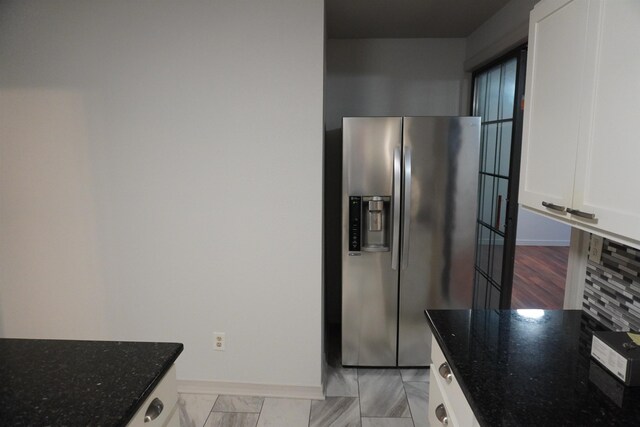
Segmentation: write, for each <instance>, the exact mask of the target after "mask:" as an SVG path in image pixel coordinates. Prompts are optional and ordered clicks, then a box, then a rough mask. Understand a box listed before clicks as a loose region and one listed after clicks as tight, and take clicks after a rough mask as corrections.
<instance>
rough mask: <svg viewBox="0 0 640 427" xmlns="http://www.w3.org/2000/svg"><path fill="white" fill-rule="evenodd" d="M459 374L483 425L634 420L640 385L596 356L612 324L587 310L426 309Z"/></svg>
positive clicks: (639, 410) (638, 416) (639, 408)
mask: <svg viewBox="0 0 640 427" xmlns="http://www.w3.org/2000/svg"><path fill="white" fill-rule="evenodd" d="M426 314H427V319H428V322H429V325H430V327H431V330H432V331H433V334H434V337H435V339H436V341H437V342H438V345H439V346H440V347H441V349H442V350H443V353H444V355H445V357H446V359H447V362H448V363H449V365H450V367H451V370H452V372H453V375H454V376H455V378H456V379H457V381H458V383H459V384H460V388H461V389H462V392H463V393H464V395H465V398H466V399H467V401H468V402H469V405H470V406H471V408H472V410H473V413H474V415H475V417H476V419H477V420H478V422H479V423H480V425H482V426H534V425H535V426H544V425H554V426H591V425H606V426H630V425H638V423H639V422H640V387H624V385H623V384H622V383H620V382H618V381H617V380H616V379H615V378H614V377H613V376H611V375H610V374H608V373H607V372H605V371H604V370H603V369H602V368H601V367H600V365H598V364H597V363H596V362H594V361H593V360H592V359H590V357H589V355H590V351H591V337H592V335H593V331H595V330H605V329H606V328H605V327H604V326H602V325H601V324H599V323H597V322H596V321H595V320H594V319H593V318H592V317H590V316H589V315H587V314H585V313H584V312H582V311H581V310H544V311H542V310H538V311H521V310H427V311H426Z"/></svg>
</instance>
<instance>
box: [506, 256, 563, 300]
mask: <svg viewBox="0 0 640 427" xmlns="http://www.w3.org/2000/svg"><path fill="white" fill-rule="evenodd" d="M568 258H569V247H568V246H517V247H516V256H515V268H514V274H513V288H512V293H511V308H512V309H518V308H545V309H560V308H562V305H563V303H564V282H565V279H566V276H567V260H568Z"/></svg>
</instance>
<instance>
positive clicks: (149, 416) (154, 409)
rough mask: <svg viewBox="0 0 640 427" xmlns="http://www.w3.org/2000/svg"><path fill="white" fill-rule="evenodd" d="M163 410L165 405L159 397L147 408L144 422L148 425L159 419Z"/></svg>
mask: <svg viewBox="0 0 640 427" xmlns="http://www.w3.org/2000/svg"><path fill="white" fill-rule="evenodd" d="M163 409H164V404H163V403H162V400H160V399H158V398H157V397H156V398H155V399H153V400H152V401H151V403H150V404H149V407H148V408H147V412H145V414H144V422H145V423H148V422H151V421H153V420H155V419H156V418H158V416H159V415H160V414H161V413H162V410H163Z"/></svg>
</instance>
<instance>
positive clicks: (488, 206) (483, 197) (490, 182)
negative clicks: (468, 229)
mask: <svg viewBox="0 0 640 427" xmlns="http://www.w3.org/2000/svg"><path fill="white" fill-rule="evenodd" d="M494 180H495V179H494V178H493V177H492V176H487V175H481V176H480V212H479V218H480V221H482V222H485V223H487V224H492V218H493V193H494Z"/></svg>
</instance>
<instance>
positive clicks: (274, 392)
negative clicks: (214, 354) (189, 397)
mask: <svg viewBox="0 0 640 427" xmlns="http://www.w3.org/2000/svg"><path fill="white" fill-rule="evenodd" d="M178 393H193V394H228V395H236V396H264V397H288V398H292V399H314V400H324V393H323V391H322V385H318V386H302V385H287V384H253V383H236V382H226V381H198V380H178Z"/></svg>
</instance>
